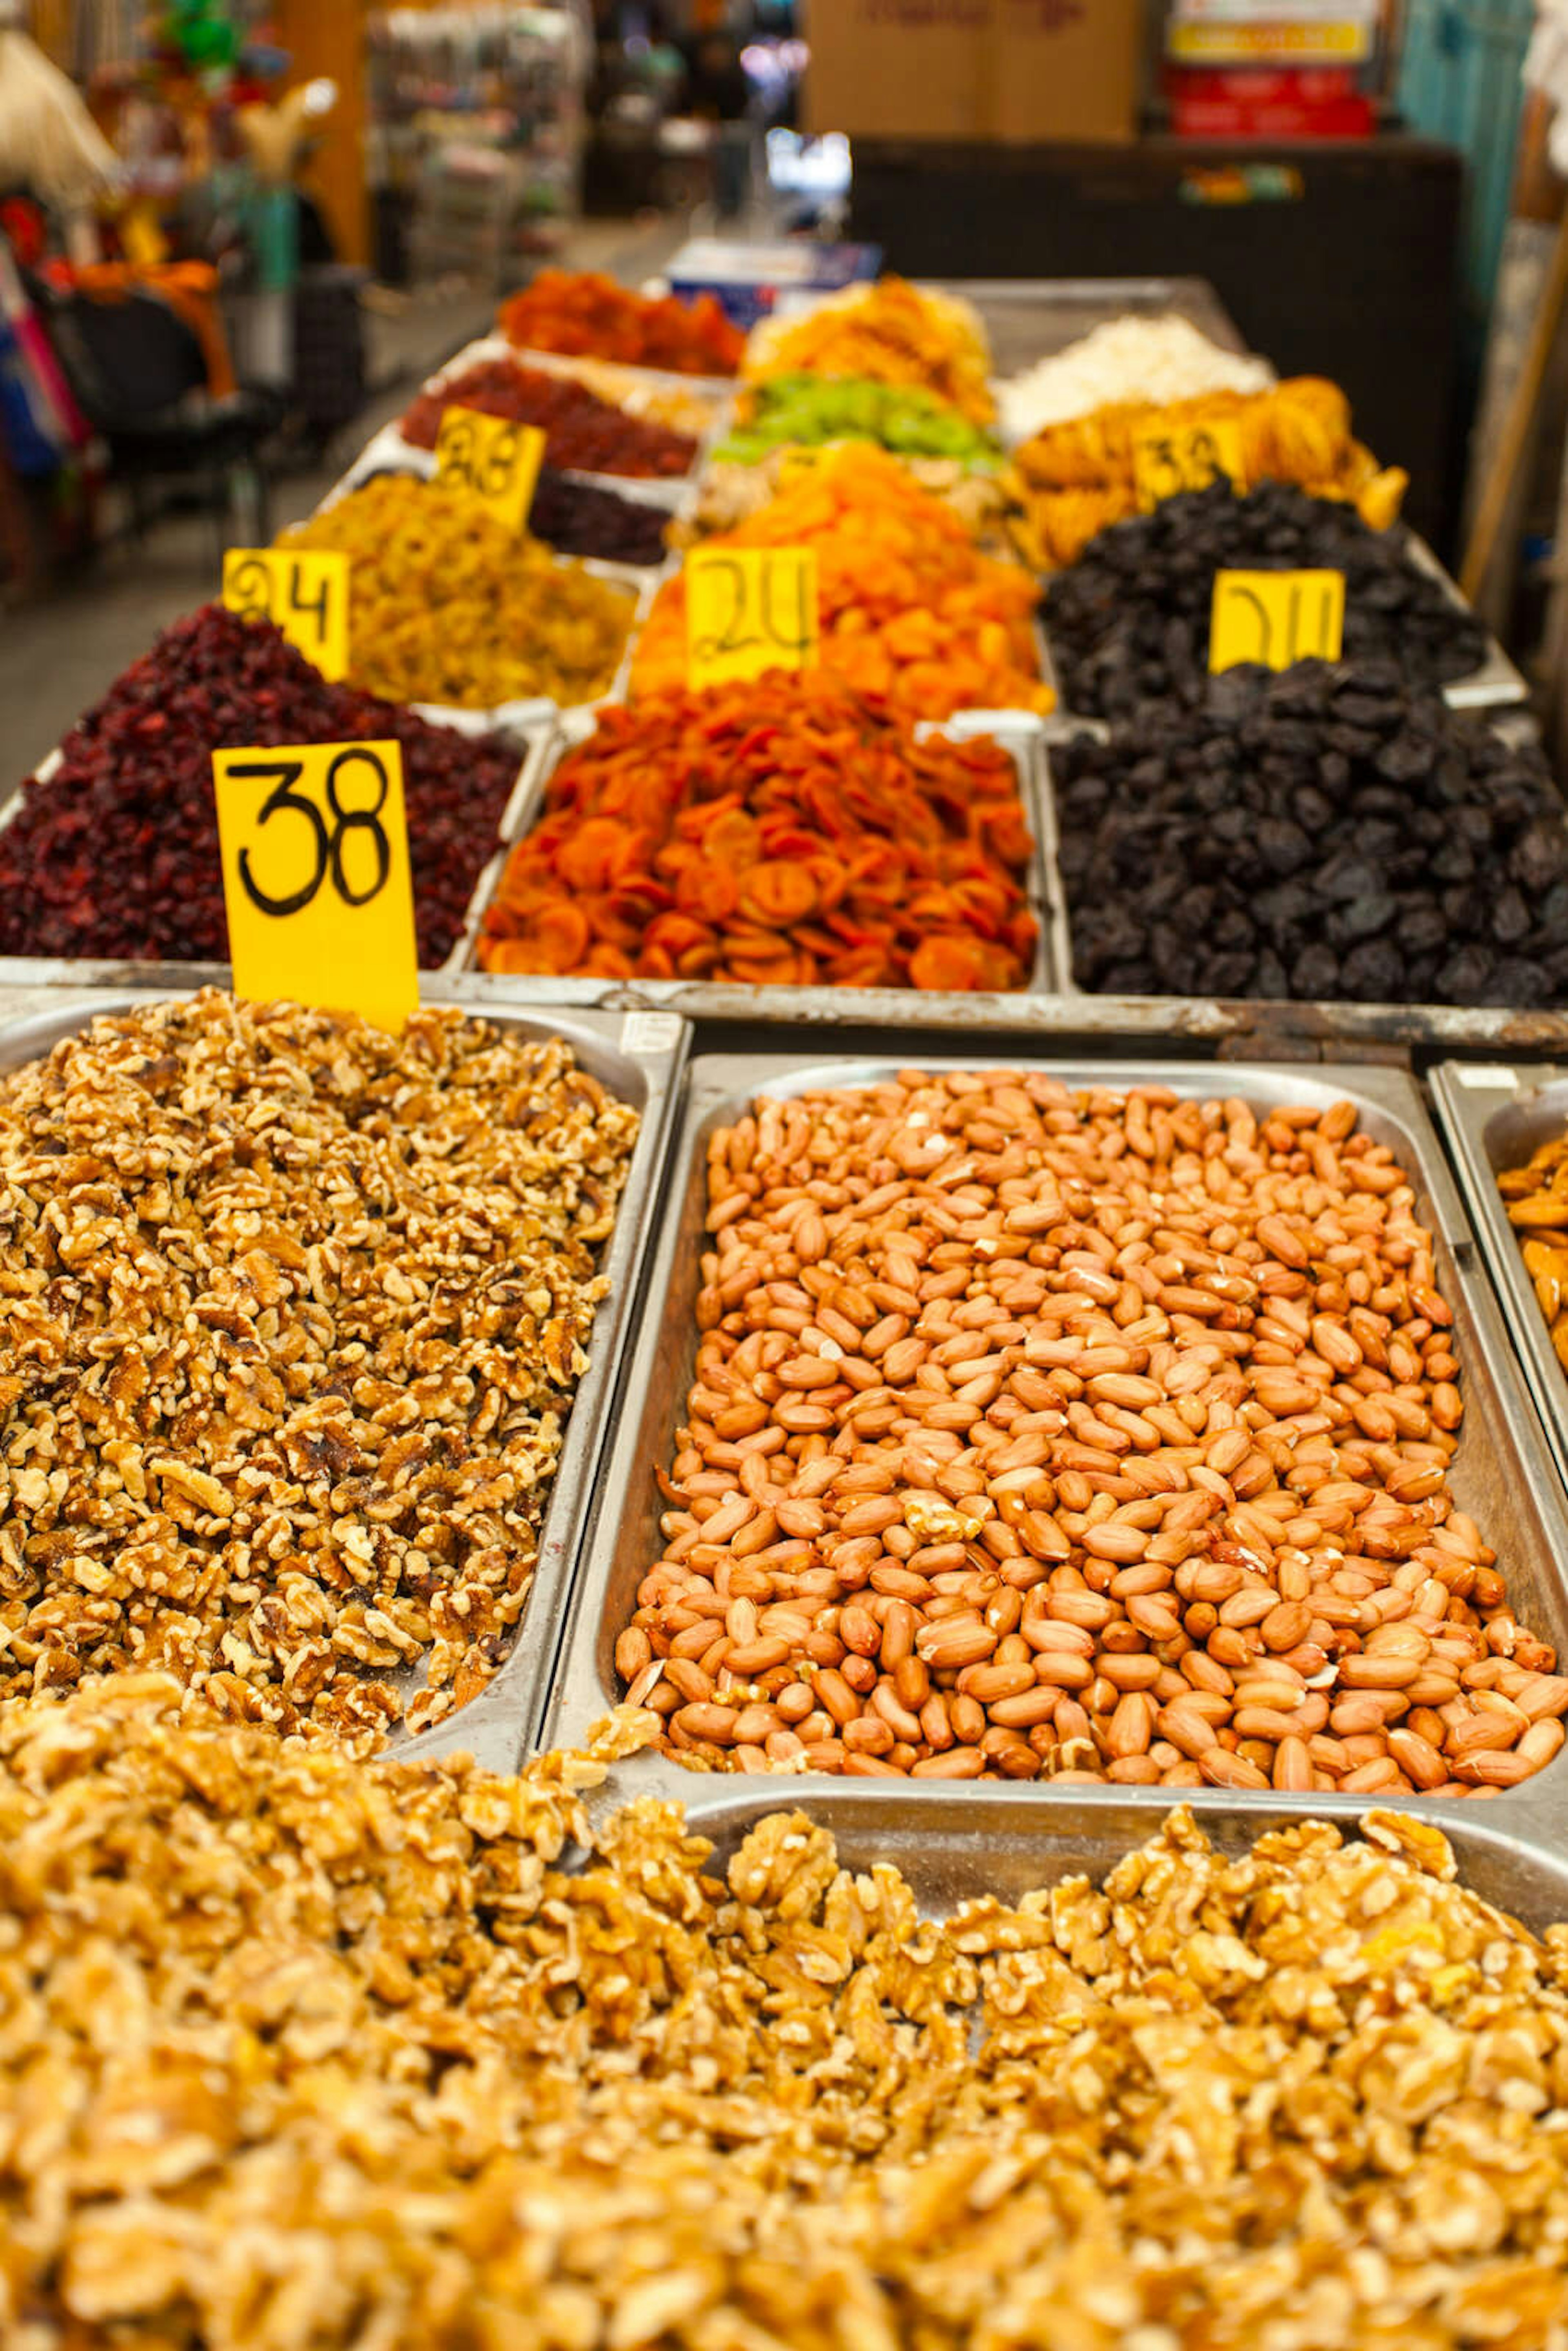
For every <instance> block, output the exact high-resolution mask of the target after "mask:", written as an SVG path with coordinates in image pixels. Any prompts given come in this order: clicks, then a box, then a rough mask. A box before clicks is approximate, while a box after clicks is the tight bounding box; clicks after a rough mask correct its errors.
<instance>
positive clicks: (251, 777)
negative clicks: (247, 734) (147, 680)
mask: <svg viewBox="0 0 1568 2351" xmlns="http://www.w3.org/2000/svg"><path fill="white" fill-rule="evenodd" d="M213 782H214V788H215V790H216V793H217V803H218V849H219V854H220V856H221V858H222V862H223V869H224V903H225V906H226V908H227V910H228V921H229V961H230V962H231V963H232V965H233V966H234V984H235V994H236V995H238V996H246V997H250V998H255V999H256V1000H257V1001H259V1002H262V1003H269V1002H271V1001H272V999H273V998H277V997H288V998H292V1000H293V1001H294V1002H296V1003H298V1004H314V1005H319V1006H321V1007H323V1008H325V1009H327V1010H329V1011H333V1012H362V1013H363V1014H364V1016H365V1019H367V1020H373V1021H374V1022H375V1024H376V1026H377V1028H378V1029H391V1031H392V1034H393V1035H394V1036H399V1035H401V1034H402V1027H403V1023H404V1021H405V1020H406V1019H408V1016H409V1014H410V1013H411V1012H412V1011H413V1010H414V1009H415V1008H416V1007H417V1005H418V1003H419V948H418V944H417V941H416V938H415V934H414V922H413V874H412V872H411V871H410V867H409V858H408V824H407V820H406V819H405V817H404V814H403V800H402V745H401V744H398V743H300V744H296V745H292V746H288V747H283V748H281V749H277V750H267V749H261V750H254V751H214V753H213Z"/></svg>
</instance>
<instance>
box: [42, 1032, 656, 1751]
mask: <svg viewBox="0 0 1568 2351" xmlns="http://www.w3.org/2000/svg"><path fill="white" fill-rule="evenodd" d="M194 992H195V991H194V990H193V988H191V987H173V988H145V987H144V988H128V987H118V988H112V989H111V988H103V989H96V988H95V989H80V990H77V991H74V992H72V993H70V994H67V993H66V992H65V991H64V990H56V991H53V992H51V993H50V994H47V995H43V994H41V992H30V991H25V990H17V989H14V988H8V987H3V986H0V1070H11V1069H16V1068H17V1067H19V1066H20V1064H22V1063H23V1062H25V1061H36V1060H37V1059H39V1058H41V1057H42V1056H43V1055H45V1054H47V1052H48V1051H49V1050H51V1048H52V1047H53V1046H55V1045H56V1044H57V1043H58V1042H59V1040H60V1039H61V1038H62V1037H68V1036H69V1035H71V1034H72V1033H73V1031H74V1030H76V1029H80V1028H83V1027H85V1025H86V1024H87V1022H88V1021H89V1019H94V1018H95V1017H96V1016H97V1015H99V1013H106V1012H125V1011H130V1010H131V1009H133V1008H135V1007H136V1006H137V1005H138V1004H147V1003H156V1002H159V1001H161V1000H164V999H166V998H169V997H181V996H189V995H192V994H193V993H194ZM426 1001H427V1002H434V1003H435V1004H439V1005H442V1006H445V1005H447V1004H448V1003H450V1001H451V999H450V998H446V997H445V996H440V997H434V998H426ZM487 1017H488V1018H490V1019H494V1020H495V1021H496V1023H497V1025H498V1026H500V1027H504V1028H507V1029H513V1030H515V1031H516V1032H517V1034H518V1035H519V1036H523V1037H563V1038H565V1039H566V1040H567V1042H568V1043H569V1044H570V1045H571V1047H572V1048H573V1050H574V1051H575V1052H576V1053H577V1055H578V1058H579V1059H580V1061H581V1063H582V1066H583V1067H584V1069H586V1070H587V1071H589V1072H590V1073H591V1075H592V1076H594V1077H596V1078H598V1079H599V1080H600V1081H601V1082H602V1083H603V1084H604V1085H606V1086H608V1087H609V1088H610V1089H611V1091H612V1092H614V1093H615V1094H617V1095H618V1096H620V1098H621V1099H622V1101H626V1102H633V1103H635V1104H636V1106H637V1108H638V1110H639V1111H640V1112H641V1113H642V1121H643V1123H642V1129H641V1132H640V1134H638V1138H637V1143H636V1146H635V1148H634V1150H633V1152H632V1164H631V1167H630V1169H629V1171H628V1174H627V1180H626V1186H625V1190H624V1192H623V1193H622V1199H621V1206H620V1212H619V1214H618V1216H617V1217H616V1220H615V1229H614V1231H613V1233H612V1235H611V1238H610V1242H609V1246H608V1247H607V1249H605V1252H604V1256H603V1259H602V1265H601V1270H602V1271H603V1272H604V1273H605V1274H606V1275H607V1276H608V1277H609V1280H610V1295H609V1297H608V1298H607V1299H606V1300H605V1301H604V1302H603V1303H602V1305H601V1307H600V1308H599V1311H598V1312H597V1314H596V1315H595V1317H594V1323H593V1332H592V1338H591V1363H590V1365H589V1369H588V1370H587V1371H586V1372H585V1373H584V1374H583V1376H582V1378H581V1379H580V1382H579V1383H578V1388H577V1394H576V1395H575V1397H574V1399H573V1402H572V1407H571V1412H570V1416H569V1418H568V1421H567V1427H566V1437H565V1442H564V1444H563V1446H562V1449H561V1457H560V1464H559V1468H558V1469H557V1471H556V1477H555V1485H554V1489H553V1491H552V1493H551V1495H550V1499H549V1505H548V1507H547V1509H546V1511H545V1517H544V1522H543V1525H542V1526H541V1528H540V1530H539V1546H538V1564H537V1566H536V1568H535V1571H534V1580H533V1583H532V1585H531V1587H530V1589H529V1592H528V1605H527V1607H526V1608H525V1610H524V1612H523V1615H522V1617H521V1619H520V1621H519V1623H518V1625H517V1628H516V1629H515V1631H514V1633H513V1635H512V1645H511V1649H510V1652H509V1654H508V1656H507V1661H506V1663H505V1664H504V1665H503V1666H502V1667H501V1669H500V1671H499V1672H498V1673H497V1676H496V1677H495V1679H494V1680H493V1681H491V1682H488V1683H486V1687H484V1689H483V1690H481V1691H480V1692H479V1694H478V1696H477V1697H476V1698H472V1699H471V1700H470V1701H469V1703H468V1704H467V1705H466V1706H465V1707H461V1708H458V1709H457V1711H456V1712H455V1714H453V1715H451V1716H449V1717H448V1718H447V1719H445V1720H444V1721H443V1722H440V1723H437V1724H435V1725H434V1727H433V1728H432V1729H429V1730H425V1731H422V1732H421V1733H420V1734H419V1735H418V1737H417V1738H413V1739H408V1738H403V1737H401V1736H400V1737H398V1738H396V1739H394V1741H393V1743H394V1745H395V1746H396V1747H397V1749H398V1751H399V1752H400V1753H401V1754H402V1755H404V1756H406V1757H411V1758H413V1757H435V1756H440V1755H448V1754H453V1753H455V1752H457V1751H458V1750H462V1751H464V1752H472V1753H473V1754H475V1755H476V1757H477V1758H478V1760H479V1761H481V1762H482V1763H484V1764H486V1766H488V1767H489V1768H490V1769H492V1770H495V1771H514V1770H516V1768H517V1764H518V1762H519V1761H520V1760H521V1758H522V1757H523V1756H524V1755H525V1754H526V1753H527V1752H528V1750H529V1749H530V1747H532V1746H533V1745H534V1744H535V1743H536V1741H537V1739H538V1729H539V1724H540V1722H541V1719H542V1717H543V1713H544V1708H545V1704H546V1701H547V1699H548V1697H549V1689H550V1683H551V1676H552V1670H553V1667H554V1665H555V1660H556V1652H557V1648H558V1646H559V1641H560V1638H561V1635H562V1631H563V1628H564V1623H565V1616H566V1610H567V1604H568V1602H569V1599H570V1593H571V1588H572V1582H573V1578H574V1576H575V1573H576V1571H577V1566H578V1562H579V1559H580V1553H581V1548H582V1541H583V1538H584V1535H585V1533H586V1530H587V1520H588V1515H589V1510H590V1507H591V1500H592V1497H593V1491H594V1479H595V1473H596V1470H597V1468H598V1465H599V1458H600V1454H601V1449H602V1446H603V1442H604V1436H605V1428H606V1422H607V1417H608V1411H609V1405H610V1401H611V1397H612V1394H613V1391H614V1386H615V1382H616V1378H617V1376H618V1373H619V1368H620V1364H621V1360H622V1354H623V1353H624V1350H625V1345H626V1341H627V1336H628V1333H629V1332H630V1329H631V1325H632V1313H633V1310H634V1307H635V1303H636V1300H637V1296H638V1290H639V1284H640V1280H641V1278H642V1273H643V1261H644V1254H645V1238H646V1234H647V1230H648V1228H649V1226H650V1224H651V1222H652V1218H653V1212H654V1209H655V1207H656V1206H657V1202H658V1196H659V1190H660V1186H661V1182H662V1179H663V1174H664V1156H665V1147H666V1142H667V1135H668V1129H669V1125H670V1123H671V1118H672V1114H673V1112H674V1104H675V1101H676V1097H677V1094H678V1092H679V1087H680V1081H681V1076H682V1072H683V1071H684V1068H685V1058H686V1050H687V1047H688V1044H689V1041H690V1037H689V1031H688V1030H687V1029H686V1026H685V1022H684V1021H678V1020H674V1019H664V1020H650V1018H649V1016H648V1015H646V1014H640V1013H631V1014H627V1015H624V1016H622V1015H620V1014H605V1013H593V1012H586V1013H578V1014H573V1015H571V1016H570V1017H569V1018H567V1019H557V1018H555V1017H554V1016H553V1015H550V1016H540V1015H538V1014H530V1013H527V1012H517V1011H507V1010H505V1009H503V1008H500V1007H498V1006H497V1007H491V1008H487ZM417 1686H418V1684H417V1671H416V1675H415V1679H414V1683H413V1687H417Z"/></svg>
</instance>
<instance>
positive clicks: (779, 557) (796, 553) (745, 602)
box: [685, 547, 821, 685]
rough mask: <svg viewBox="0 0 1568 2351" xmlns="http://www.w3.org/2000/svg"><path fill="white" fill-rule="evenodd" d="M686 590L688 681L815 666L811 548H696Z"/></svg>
mask: <svg viewBox="0 0 1568 2351" xmlns="http://www.w3.org/2000/svg"><path fill="white" fill-rule="evenodd" d="M685 589H686V682H687V684H689V685H723V684H727V682H729V681H730V680H732V679H735V678H748V677H760V676H761V675H762V674H763V672H764V671H765V670H770V669H814V668H815V667H816V665H817V659H818V653H819V650H820V644H821V622H820V620H819V617H818V610H817V605H818V598H817V550H816V549H815V548H814V547H698V548H694V549H693V550H692V552H691V554H690V555H688V556H687V558H686V566H685Z"/></svg>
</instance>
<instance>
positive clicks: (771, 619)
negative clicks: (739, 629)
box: [762, 563, 812, 653]
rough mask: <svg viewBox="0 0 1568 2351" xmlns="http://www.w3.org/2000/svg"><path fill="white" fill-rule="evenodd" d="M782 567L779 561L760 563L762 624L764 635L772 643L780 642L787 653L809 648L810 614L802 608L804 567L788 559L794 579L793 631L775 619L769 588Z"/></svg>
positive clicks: (804, 597) (804, 591) (775, 580)
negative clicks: (790, 562) (761, 567)
mask: <svg viewBox="0 0 1568 2351" xmlns="http://www.w3.org/2000/svg"><path fill="white" fill-rule="evenodd" d="M783 569H784V567H783V565H782V564H779V563H770V564H765V565H764V566H763V570H762V626H763V629H764V631H765V632H766V633H767V634H768V636H769V637H770V638H771V639H772V641H773V643H775V644H776V645H781V646H782V647H783V648H784V650H785V651H786V652H787V653H807V652H809V651H810V644H811V633H812V632H811V615H810V612H809V611H807V610H806V567H805V565H804V564H803V563H792V564H790V566H789V574H790V577H791V579H792V580H794V583H795V627H794V634H793V635H790V633H789V631H788V630H787V629H785V627H784V626H783V625H782V623H781V622H779V616H778V614H777V612H776V611H774V608H773V591H774V590H775V588H776V587H778V586H779V584H780V581H779V574H780V572H781V571H782V570H783Z"/></svg>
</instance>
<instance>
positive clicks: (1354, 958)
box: [1051, 662, 1568, 1007]
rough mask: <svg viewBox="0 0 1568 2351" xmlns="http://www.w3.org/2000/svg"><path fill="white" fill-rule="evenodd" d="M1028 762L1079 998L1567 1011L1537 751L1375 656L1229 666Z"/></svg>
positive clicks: (1566, 933) (1551, 843)
mask: <svg viewBox="0 0 1568 2351" xmlns="http://www.w3.org/2000/svg"><path fill="white" fill-rule="evenodd" d="M1051 771H1052V779H1053V782H1054V785H1055V789H1056V806H1057V815H1058V819H1059V824H1060V830H1061V872H1062V877H1063V880H1064V881H1065V883H1066V885H1067V896H1068V914H1069V920H1070V925H1071V935H1072V966H1073V976H1074V977H1075V978H1076V980H1077V982H1078V984H1079V986H1080V987H1087V988H1092V989H1103V990H1105V991H1107V992H1110V993H1118V994H1124V995H1132V996H1231V997H1237V996H1254V997H1268V998H1292V997H1293V998H1304V999H1306V1000H1308V1001H1332V1000H1335V999H1344V998H1348V999H1351V1000H1354V1001H1362V1002H1366V1003H1374V1004H1495V1005H1503V1006H1514V1007H1519V1006H1524V1005H1558V1004H1563V1003H1568V831H1565V830H1564V825H1563V807H1562V802H1561V801H1560V800H1559V799H1558V797H1557V795H1556V793H1555V792H1554V791H1553V789H1552V782H1551V778H1550V777H1549V776H1548V774H1547V771H1546V768H1545V766H1544V763H1543V761H1542V758H1541V755H1540V753H1539V752H1537V751H1534V750H1527V749H1515V748H1511V747H1509V746H1507V745H1506V744H1504V743H1503V742H1502V741H1501V740H1500V738H1499V737H1497V736H1496V735H1495V734H1493V733H1492V731H1491V730H1490V727H1488V726H1486V725H1485V723H1484V721H1482V720H1480V719H1465V718H1459V717H1457V716H1455V715H1454V714H1453V713H1452V712H1450V711H1449V710H1448V708H1447V707H1446V705H1444V704H1443V702H1442V701H1441V700H1440V699H1439V698H1438V697H1437V695H1410V694H1408V693H1407V692H1406V683H1405V680H1404V678H1403V676H1402V674H1400V672H1399V671H1398V670H1397V669H1396V668H1395V666H1394V665H1393V664H1389V663H1378V664H1373V663H1367V664H1363V665H1362V666H1361V667H1359V668H1358V669H1356V670H1354V671H1351V670H1349V669H1337V668H1336V669H1330V668H1325V667H1324V665H1323V664H1322V663H1320V662H1303V663H1301V664H1300V665H1299V666H1298V667H1297V668H1295V669H1293V670H1289V671H1287V672H1285V673H1284V674H1283V675H1282V676H1280V677H1278V678H1272V677H1270V676H1269V675H1268V674H1266V673H1264V672H1261V671H1258V670H1233V671H1230V672H1228V674H1226V675H1225V676H1224V677H1220V678H1216V679H1213V680H1211V681H1210V690H1209V693H1208V696H1207V701H1206V702H1205V704H1204V705H1203V706H1202V707H1200V708H1197V709H1178V708H1173V707H1172V706H1171V705H1168V704H1167V705H1163V706H1156V705H1149V706H1148V707H1147V708H1146V709H1145V710H1144V711H1142V712H1141V713H1140V714H1139V716H1137V717H1136V718H1135V719H1134V720H1133V721H1132V722H1131V723H1130V724H1128V725H1126V726H1118V727H1116V728H1115V729H1113V733H1112V737H1111V739H1110V741H1109V742H1107V743H1097V742H1092V741H1091V740H1090V739H1089V738H1088V737H1085V736H1081V737H1077V738H1076V739H1075V740H1073V741H1071V742H1070V743H1067V744H1064V745H1061V746H1055V745H1053V746H1052V748H1051Z"/></svg>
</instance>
